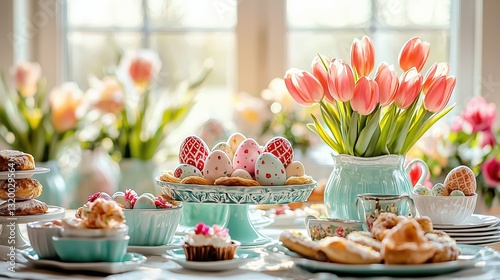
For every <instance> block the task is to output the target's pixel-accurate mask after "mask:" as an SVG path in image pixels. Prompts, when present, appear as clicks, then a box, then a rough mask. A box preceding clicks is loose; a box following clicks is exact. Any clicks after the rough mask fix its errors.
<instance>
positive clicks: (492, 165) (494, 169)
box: [481, 158, 500, 187]
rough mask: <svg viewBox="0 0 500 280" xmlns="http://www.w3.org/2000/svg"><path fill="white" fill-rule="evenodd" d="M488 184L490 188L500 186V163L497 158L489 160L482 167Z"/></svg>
mask: <svg viewBox="0 0 500 280" xmlns="http://www.w3.org/2000/svg"><path fill="white" fill-rule="evenodd" d="M481 172H482V173H483V176H484V179H485V181H486V184H487V185H488V186H490V187H497V186H498V185H500V161H499V160H498V159H496V158H489V159H487V160H486V161H485V162H483V165H482V166H481Z"/></svg>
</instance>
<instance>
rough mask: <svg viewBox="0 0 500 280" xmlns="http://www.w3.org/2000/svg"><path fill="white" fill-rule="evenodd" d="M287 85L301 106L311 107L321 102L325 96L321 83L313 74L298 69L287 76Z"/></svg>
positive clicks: (293, 69)
mask: <svg viewBox="0 0 500 280" xmlns="http://www.w3.org/2000/svg"><path fill="white" fill-rule="evenodd" d="M285 85H286V88H287V89H288V91H289V92H290V95H291V96H292V97H293V99H295V101H297V102H298V103H299V104H302V105H305V106H310V105H313V104H315V103H318V102H319V101H321V99H322V98H323V95H324V91H323V87H322V86H321V83H320V82H319V81H318V79H316V78H315V77H314V76H313V75H312V74H311V73H309V72H307V71H302V70H299V69H296V68H292V69H290V70H288V71H287V72H286V74H285Z"/></svg>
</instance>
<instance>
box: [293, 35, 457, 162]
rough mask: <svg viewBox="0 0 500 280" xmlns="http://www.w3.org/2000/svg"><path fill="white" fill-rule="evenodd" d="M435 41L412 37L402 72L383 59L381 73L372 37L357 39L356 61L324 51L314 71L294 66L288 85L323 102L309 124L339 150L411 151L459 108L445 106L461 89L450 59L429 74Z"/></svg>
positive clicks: (309, 100)
mask: <svg viewBox="0 0 500 280" xmlns="http://www.w3.org/2000/svg"><path fill="white" fill-rule="evenodd" d="M429 52H430V45H429V43H427V42H423V41H422V40H421V39H420V38H418V37H415V38H412V39H410V40H409V41H408V42H407V43H406V44H405V45H404V46H403V47H402V49H401V52H400V54H399V66H400V68H401V70H402V71H403V73H402V74H401V75H399V77H398V74H397V73H396V71H395V70H394V67H393V66H392V65H389V64H388V63H386V62H382V63H380V65H379V66H378V68H377V70H376V73H375V77H370V76H369V75H370V74H371V73H372V71H373V69H374V64H375V51H374V47H373V43H372V41H371V39H370V38H369V37H367V36H364V37H363V38H362V39H361V40H359V39H354V41H353V43H352V46H351V65H349V64H348V63H346V62H344V61H342V60H340V59H335V58H334V59H331V60H329V59H328V58H327V57H326V56H324V55H321V54H318V55H317V56H316V57H315V58H314V59H313V61H312V65H311V71H310V72H308V71H303V70H299V69H295V68H292V69H290V70H288V71H287V72H286V74H285V83H286V86H287V88H288V91H289V92H290V94H291V96H292V97H293V99H295V101H296V102H298V103H300V104H302V105H305V106H310V105H314V104H319V106H320V109H321V117H322V120H323V122H320V121H319V120H318V119H317V118H316V117H315V116H314V115H312V119H313V123H311V124H309V125H308V126H309V128H310V129H311V130H313V131H314V132H315V133H317V134H318V135H319V136H320V137H321V139H322V140H323V141H324V142H325V143H326V144H327V145H328V146H330V147H331V148H332V149H333V150H334V151H335V152H336V153H339V154H349V155H353V156H359V157H374V156H379V155H386V154H406V153H407V152H408V150H409V149H410V148H411V147H412V146H413V145H414V144H415V142H416V141H417V140H418V139H419V138H421V137H422V136H423V134H424V133H425V132H426V131H427V130H428V129H429V128H430V127H431V126H432V125H433V124H434V123H435V122H436V121H438V120H439V119H440V118H442V117H443V116H444V115H446V114H447V113H448V112H449V111H450V110H451V109H452V108H453V106H450V107H448V108H445V106H446V105H447V103H448V101H449V100H450V97H451V94H452V91H453V89H454V87H455V78H454V77H452V76H448V72H449V65H448V64H447V63H434V64H433V65H432V66H431V67H430V69H429V70H428V71H427V73H426V74H425V77H423V76H422V75H421V73H420V71H421V70H422V68H423V67H424V64H425V62H426V61H427V58H428V55H429Z"/></svg>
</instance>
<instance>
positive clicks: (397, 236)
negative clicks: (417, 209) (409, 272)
mask: <svg viewBox="0 0 500 280" xmlns="http://www.w3.org/2000/svg"><path fill="white" fill-rule="evenodd" d="M424 234H425V233H424V231H423V230H422V229H421V228H420V225H419V224H418V223H417V221H415V220H414V219H405V220H403V221H401V222H400V223H399V224H398V225H397V226H395V227H394V228H392V229H391V230H390V231H389V232H388V233H387V234H386V236H385V238H384V240H383V241H382V249H381V251H380V253H381V254H382V257H383V258H384V261H385V263H386V264H422V263H425V262H427V261H428V260H429V259H431V258H432V257H433V256H434V253H435V252H436V247H435V246H434V245H433V244H432V243H431V242H429V241H428V240H427V238H426V237H425V236H424Z"/></svg>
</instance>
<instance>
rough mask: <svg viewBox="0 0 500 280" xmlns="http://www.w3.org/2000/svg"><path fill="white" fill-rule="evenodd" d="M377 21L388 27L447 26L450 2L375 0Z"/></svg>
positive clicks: (435, 0)
mask: <svg viewBox="0 0 500 280" xmlns="http://www.w3.org/2000/svg"><path fill="white" fill-rule="evenodd" d="M375 5H376V9H377V15H376V18H377V21H378V23H380V24H381V25H389V26H413V27H414V26H447V25H448V24H449V23H450V0H406V1H400V0H377V1H376V4H375Z"/></svg>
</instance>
